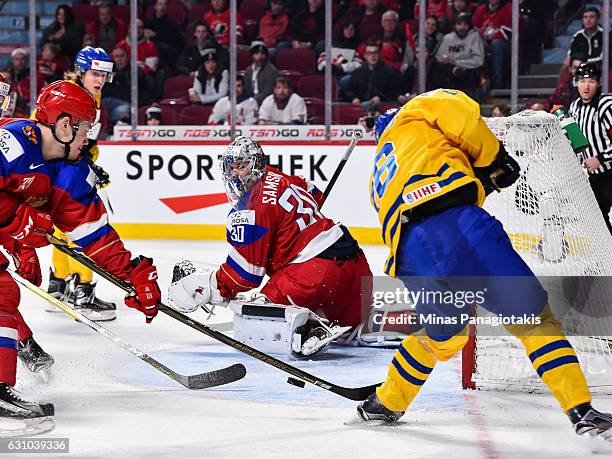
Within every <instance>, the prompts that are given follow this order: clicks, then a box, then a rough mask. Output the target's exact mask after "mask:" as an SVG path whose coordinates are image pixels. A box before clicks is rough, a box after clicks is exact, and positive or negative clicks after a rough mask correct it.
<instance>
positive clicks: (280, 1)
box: [259, 0, 289, 48]
mask: <svg viewBox="0 0 612 459" xmlns="http://www.w3.org/2000/svg"><path fill="white" fill-rule="evenodd" d="M288 28H289V16H288V15H287V12H286V11H285V2H284V0H270V1H269V2H268V9H267V10H266V14H264V15H263V16H262V17H261V19H260V20H259V36H260V37H261V39H262V40H263V42H264V43H265V44H266V46H267V47H268V48H274V47H276V44H277V43H278V42H279V41H283V40H285V41H286V40H287V30H288Z"/></svg>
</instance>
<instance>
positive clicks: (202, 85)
mask: <svg viewBox="0 0 612 459" xmlns="http://www.w3.org/2000/svg"><path fill="white" fill-rule="evenodd" d="M203 61H204V62H203V64H202V66H201V67H200V69H199V70H198V72H197V73H196V76H195V78H194V79H193V86H192V87H191V88H190V89H189V100H190V101H191V102H193V103H199V104H214V103H215V102H217V101H218V100H219V99H220V98H221V97H223V96H226V95H227V91H228V89H229V72H228V71H227V70H224V69H223V68H221V66H220V65H219V62H218V61H217V52H216V51H215V50H214V49H212V48H211V49H208V50H206V51H205V52H204V56H203Z"/></svg>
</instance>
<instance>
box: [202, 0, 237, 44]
mask: <svg viewBox="0 0 612 459" xmlns="http://www.w3.org/2000/svg"><path fill="white" fill-rule="evenodd" d="M210 5H211V6H212V10H210V11H207V12H206V13H204V20H205V21H206V22H207V23H208V25H209V27H210V30H212V31H213V33H214V34H215V38H216V39H217V41H218V42H219V43H220V44H222V45H225V46H227V45H229V26H230V11H229V7H228V6H227V0H211V1H210ZM243 27H244V22H243V20H242V16H240V13H238V14H237V16H236V43H242V40H243V36H242V33H243V32H242V31H243Z"/></svg>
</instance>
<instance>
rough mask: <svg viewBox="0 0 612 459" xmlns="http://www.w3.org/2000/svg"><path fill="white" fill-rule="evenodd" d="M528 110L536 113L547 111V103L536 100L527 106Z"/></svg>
mask: <svg viewBox="0 0 612 459" xmlns="http://www.w3.org/2000/svg"><path fill="white" fill-rule="evenodd" d="M527 108H528V109H529V110H533V111H534V112H538V111H546V102H543V101H541V100H534V101H531V102H529V103H528V104H527Z"/></svg>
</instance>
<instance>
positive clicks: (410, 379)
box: [391, 358, 425, 386]
mask: <svg viewBox="0 0 612 459" xmlns="http://www.w3.org/2000/svg"><path fill="white" fill-rule="evenodd" d="M391 363H392V364H393V366H394V367H395V369H396V370H397V372H398V373H399V374H400V376H401V377H402V378H404V379H405V380H406V381H408V382H409V383H410V384H414V385H415V386H422V385H423V384H425V380H424V379H419V378H415V377H414V376H412V375H411V374H410V373H408V372H407V371H406V370H404V369H403V368H402V366H401V365H400V363H399V362H398V361H397V359H396V358H393V360H392V361H391Z"/></svg>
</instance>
